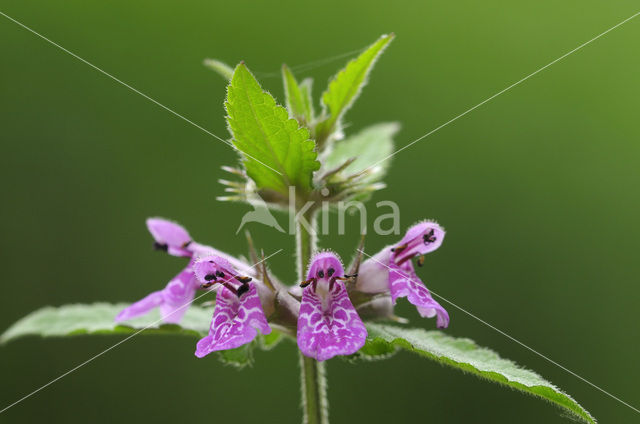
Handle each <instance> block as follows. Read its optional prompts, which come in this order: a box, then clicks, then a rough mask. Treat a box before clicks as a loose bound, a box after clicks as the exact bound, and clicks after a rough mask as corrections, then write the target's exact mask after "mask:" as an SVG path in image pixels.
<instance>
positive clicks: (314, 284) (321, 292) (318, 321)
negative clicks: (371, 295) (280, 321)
mask: <svg viewBox="0 0 640 424" xmlns="http://www.w3.org/2000/svg"><path fill="white" fill-rule="evenodd" d="M347 278H349V277H348V276H345V275H344V268H343V266H342V262H341V261H340V259H339V258H338V256H337V255H336V254H335V253H333V252H330V251H325V252H320V253H317V254H316V255H315V256H314V257H313V258H312V260H311V265H310V266H309V269H308V271H307V280H306V281H303V282H302V284H301V286H302V287H303V290H302V299H301V303H300V314H299V316H298V334H297V341H298V347H299V348H300V350H301V351H302V353H303V354H304V355H306V356H309V357H312V358H315V359H317V360H318V361H324V360H327V359H330V358H332V357H334V356H336V355H350V354H352V353H354V352H356V351H358V350H359V349H360V348H361V347H362V346H363V345H364V343H365V341H366V338H367V330H366V328H365V326H364V324H363V323H362V320H361V319H360V317H359V316H358V313H357V311H356V309H355V308H354V307H353V304H352V303H351V300H350V299H349V295H348V293H347V290H346V288H345V285H344V283H343V282H342V280H345V279H347Z"/></svg>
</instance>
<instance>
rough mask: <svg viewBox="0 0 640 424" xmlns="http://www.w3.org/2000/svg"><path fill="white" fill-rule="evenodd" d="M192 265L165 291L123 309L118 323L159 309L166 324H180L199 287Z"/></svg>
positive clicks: (172, 281)
mask: <svg viewBox="0 0 640 424" xmlns="http://www.w3.org/2000/svg"><path fill="white" fill-rule="evenodd" d="M190 265H191V264H190ZM190 265H189V266H187V268H185V269H184V270H183V271H182V272H180V274H178V275H176V276H175V277H174V278H173V279H172V280H171V281H169V284H167V286H166V287H165V288H164V289H162V290H160V291H156V292H153V293H151V294H149V295H148V296H146V297H145V298H143V299H141V300H139V301H137V302H135V303H133V304H132V305H130V306H128V307H126V308H125V309H123V310H122V311H121V312H120V313H119V314H118V316H116V321H117V322H120V321H126V320H129V319H131V318H135V317H137V316H140V315H144V314H146V313H147V312H149V311H150V310H152V309H154V308H157V307H159V308H160V312H161V314H162V320H163V321H164V322H168V323H177V322H179V321H180V320H181V319H182V317H183V316H184V314H185V312H186V311H187V309H189V306H190V304H191V301H192V300H193V297H194V296H195V292H196V289H197V287H198V282H197V281H196V279H195V276H194V275H193V271H192V269H191V266H190Z"/></svg>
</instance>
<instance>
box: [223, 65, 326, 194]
mask: <svg viewBox="0 0 640 424" xmlns="http://www.w3.org/2000/svg"><path fill="white" fill-rule="evenodd" d="M225 106H226V109H227V122H228V123H229V128H230V129H231V133H232V134H233V144H234V145H235V146H236V147H237V148H238V150H240V151H241V152H243V153H244V154H245V159H244V166H245V169H246V171H247V175H249V177H250V178H251V179H252V180H253V181H254V182H255V183H256V186H257V187H258V189H270V190H274V191H276V192H278V193H281V194H283V195H285V196H286V195H288V192H289V186H296V187H297V188H298V189H299V190H301V191H302V192H305V193H306V192H309V191H310V190H311V187H312V183H311V180H312V176H313V171H316V170H318V168H319V167H320V163H319V162H318V161H317V160H316V156H317V155H316V152H315V151H314V148H315V143H314V142H313V141H312V140H310V139H309V131H308V130H307V129H306V128H300V127H299V126H298V122H297V121H296V120H295V119H289V114H288V113H287V111H286V109H285V108H283V107H282V106H278V105H277V104H276V102H275V100H274V98H273V97H272V96H271V95H270V94H269V93H267V92H265V91H263V90H262V88H261V87H260V84H258V81H256V79H255V78H254V76H253V75H252V74H251V72H249V69H247V67H246V66H245V65H244V64H243V63H241V64H240V65H238V66H237V67H236V70H235V71H234V73H233V78H232V79H231V84H230V85H229V88H228V91H227V101H226V103H225Z"/></svg>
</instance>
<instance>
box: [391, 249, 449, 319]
mask: <svg viewBox="0 0 640 424" xmlns="http://www.w3.org/2000/svg"><path fill="white" fill-rule="evenodd" d="M389 268H390V271H389V286H390V289H391V300H392V301H393V303H394V304H395V303H396V300H397V299H398V298H399V297H406V298H407V300H408V301H409V302H411V304H413V305H415V306H416V308H417V309H418V312H419V313H420V315H421V316H423V317H427V318H432V317H434V316H436V315H437V317H438V318H437V326H438V328H446V327H447V326H448V325H449V314H448V313H447V311H446V310H445V309H444V308H443V307H442V306H440V304H439V303H438V302H436V301H435V300H434V299H433V298H432V297H431V293H429V290H427V288H426V287H425V285H424V283H423V282H422V281H420V279H419V278H418V276H417V275H416V273H415V270H414V269H413V265H412V264H411V262H410V261H408V262H405V263H404V264H402V265H396V263H395V262H393V261H391V263H390V264H389Z"/></svg>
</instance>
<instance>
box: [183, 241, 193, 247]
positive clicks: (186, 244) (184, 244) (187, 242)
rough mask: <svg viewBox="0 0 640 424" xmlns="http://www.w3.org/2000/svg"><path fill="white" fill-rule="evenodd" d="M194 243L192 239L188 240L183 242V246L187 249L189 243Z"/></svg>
mask: <svg viewBox="0 0 640 424" xmlns="http://www.w3.org/2000/svg"><path fill="white" fill-rule="evenodd" d="M191 243H192V240H189V241H186V242H184V243H182V248H183V249H186V248H187V247H189V245H190V244H191Z"/></svg>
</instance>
